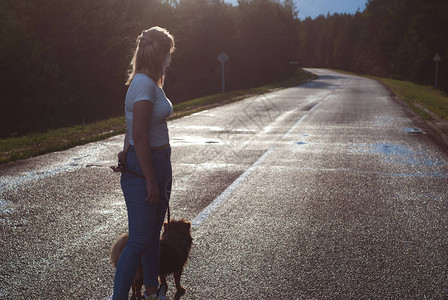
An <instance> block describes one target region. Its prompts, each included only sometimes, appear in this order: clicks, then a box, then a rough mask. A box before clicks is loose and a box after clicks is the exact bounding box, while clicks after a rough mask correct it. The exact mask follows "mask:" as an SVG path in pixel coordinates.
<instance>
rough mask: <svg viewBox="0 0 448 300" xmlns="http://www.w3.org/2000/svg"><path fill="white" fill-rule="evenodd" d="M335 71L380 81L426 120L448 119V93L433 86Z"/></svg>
mask: <svg viewBox="0 0 448 300" xmlns="http://www.w3.org/2000/svg"><path fill="white" fill-rule="evenodd" d="M334 71H336V72H340V73H344V74H349V75H354V76H363V77H366V78H370V79H374V80H376V81H379V82H381V83H383V84H384V85H386V86H387V87H388V88H389V89H390V90H391V91H392V92H393V93H394V94H395V95H397V96H398V97H399V98H400V99H402V100H403V101H405V102H406V103H407V104H408V105H409V107H410V108H411V109H412V110H413V111H414V112H415V113H417V114H418V115H419V116H420V117H422V118H423V119H424V120H432V119H434V116H435V117H436V118H438V119H443V120H445V121H448V95H447V94H446V93H445V92H443V91H441V90H437V89H435V88H433V87H431V86H424V85H418V84H416V83H413V82H410V81H403V80H396V79H390V78H381V77H375V76H367V75H359V74H355V73H351V72H347V71H342V70H334Z"/></svg>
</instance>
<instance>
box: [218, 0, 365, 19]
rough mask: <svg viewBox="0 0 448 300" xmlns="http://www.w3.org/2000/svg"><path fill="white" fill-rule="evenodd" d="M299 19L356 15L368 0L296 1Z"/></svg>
mask: <svg viewBox="0 0 448 300" xmlns="http://www.w3.org/2000/svg"><path fill="white" fill-rule="evenodd" d="M226 2H228V3H232V4H233V5H238V0H226ZM294 2H295V4H296V7H297V10H298V11H299V14H298V17H299V18H300V19H302V20H304V19H305V18H307V17H311V18H313V19H314V18H316V17H318V16H319V15H324V16H326V15H327V13H328V12H329V13H330V15H332V14H334V13H349V14H354V13H356V11H357V10H358V8H359V10H360V11H363V10H364V8H365V7H366V3H367V0H294Z"/></svg>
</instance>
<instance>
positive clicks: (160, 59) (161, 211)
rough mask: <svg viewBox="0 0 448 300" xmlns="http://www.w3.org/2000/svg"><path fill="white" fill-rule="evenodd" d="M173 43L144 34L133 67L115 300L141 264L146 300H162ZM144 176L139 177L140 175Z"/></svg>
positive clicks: (161, 33) (165, 36) (122, 157)
mask: <svg viewBox="0 0 448 300" xmlns="http://www.w3.org/2000/svg"><path fill="white" fill-rule="evenodd" d="M173 51H174V39H173V37H172V36H171V34H170V33H169V32H168V31H167V30H165V29H163V28H160V27H152V28H150V29H148V30H145V31H143V32H142V34H141V35H140V36H139V37H138V39H137V49H136V51H135V54H134V57H133V59H132V62H131V66H132V72H131V73H130V75H129V78H128V81H127V84H128V85H129V88H128V91H127V94H126V101H125V114H126V124H127V133H126V137H125V143H124V148H123V149H124V150H123V152H120V154H119V155H118V157H119V163H121V165H122V166H123V165H124V166H125V169H121V170H122V171H123V173H122V175H121V188H122V190H123V194H124V197H125V201H126V207H127V211H128V223H129V224H128V225H129V240H128V243H127V244H126V247H125V248H124V250H123V252H122V254H121V256H120V259H119V261H118V265H117V270H116V273H115V282H114V296H113V299H128V293H129V289H130V287H131V285H132V281H133V278H134V275H135V273H136V271H137V268H138V266H139V264H140V263H141V264H142V268H143V276H144V280H143V284H144V285H145V294H144V298H145V299H159V298H158V297H157V291H158V286H159V279H158V268H159V256H160V248H159V239H160V230H161V227H162V224H163V221H164V219H165V213H166V209H167V205H168V201H169V198H170V191H171V183H172V171H171V148H170V145H169V135H168V126H167V121H166V119H167V117H168V116H169V115H170V114H171V113H172V110H173V107H172V105H171V102H170V101H169V100H168V99H167V98H166V96H165V93H164V91H163V89H162V88H163V83H164V77H165V71H166V69H167V67H168V65H169V63H170V60H171V53H172V52H173ZM139 175H140V176H139Z"/></svg>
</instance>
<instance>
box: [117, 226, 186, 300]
mask: <svg viewBox="0 0 448 300" xmlns="http://www.w3.org/2000/svg"><path fill="white" fill-rule="evenodd" d="M190 229H191V223H190V222H187V221H185V220H183V219H182V220H177V221H176V220H171V221H170V222H169V223H167V222H165V223H164V224H163V233H162V237H161V238H160V261H159V276H160V281H161V283H162V284H164V285H167V283H166V276H167V275H169V274H174V280H175V283H176V289H177V294H183V293H185V289H184V288H183V287H182V286H181V285H180V277H181V275H182V271H183V269H184V266H185V264H186V263H187V259H188V256H189V255H190V249H191V245H192V243H193V238H192V237H191V231H190ZM127 242H128V234H127V233H124V234H122V235H120V236H119V237H118V239H117V241H116V242H115V244H114V245H113V246H112V249H111V252H110V260H111V262H112V264H113V265H114V267H117V263H118V259H119V258H120V254H121V252H122V251H123V249H124V247H125V246H126V243H127ZM142 285H143V271H142V268H141V266H139V268H138V270H137V272H136V274H135V277H134V281H133V282H132V299H141V298H142V295H141V288H142Z"/></svg>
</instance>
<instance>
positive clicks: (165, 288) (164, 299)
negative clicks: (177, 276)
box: [158, 284, 168, 300]
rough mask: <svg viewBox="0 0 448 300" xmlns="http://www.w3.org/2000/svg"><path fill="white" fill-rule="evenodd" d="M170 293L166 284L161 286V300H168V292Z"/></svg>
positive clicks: (159, 293)
mask: <svg viewBox="0 0 448 300" xmlns="http://www.w3.org/2000/svg"><path fill="white" fill-rule="evenodd" d="M167 291H168V287H167V286H166V285H165V284H161V285H160V287H159V292H158V295H159V300H168V298H167V297H166V292H167Z"/></svg>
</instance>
